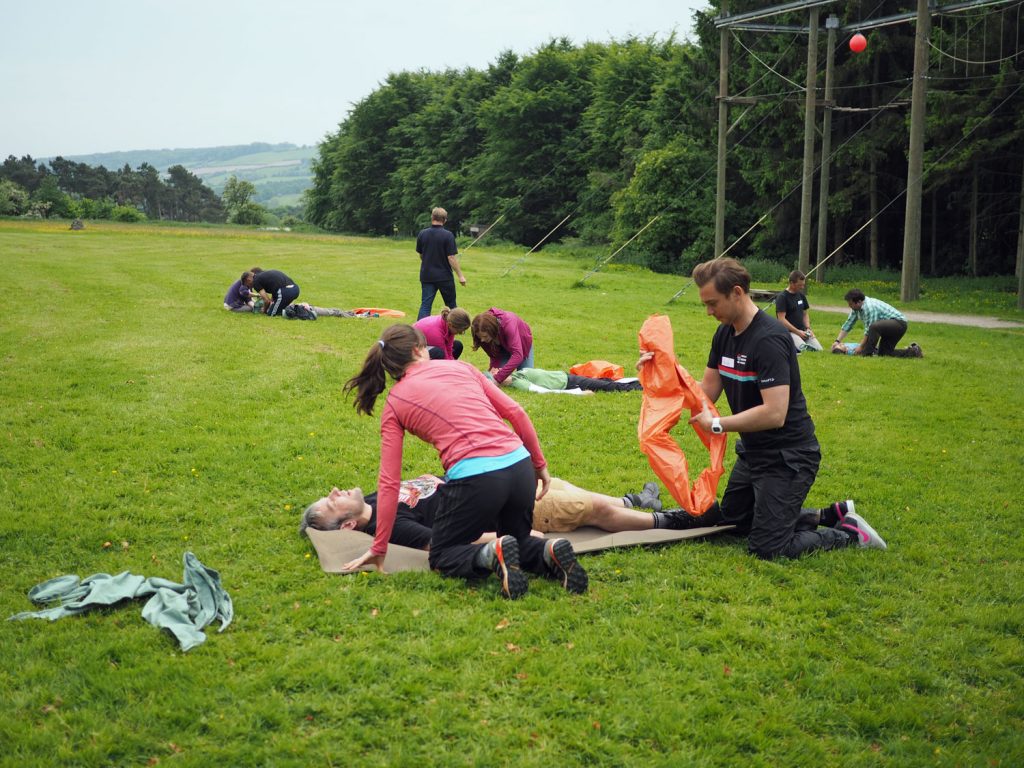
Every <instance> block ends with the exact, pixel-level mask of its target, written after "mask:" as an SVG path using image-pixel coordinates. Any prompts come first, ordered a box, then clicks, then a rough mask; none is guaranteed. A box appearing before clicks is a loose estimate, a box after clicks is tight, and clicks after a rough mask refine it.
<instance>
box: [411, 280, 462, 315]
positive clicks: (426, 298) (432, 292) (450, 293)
mask: <svg viewBox="0 0 1024 768" xmlns="http://www.w3.org/2000/svg"><path fill="white" fill-rule="evenodd" d="M420 286H421V288H422V289H423V294H422V298H421V299H420V311H419V314H418V315H416V319H417V320H422V319H423V318H424V317H429V316H430V310H431V308H432V307H433V306H434V297H435V296H437V292H438V291H440V292H441V298H442V299H443V300H444V305H445V306H446V307H448V309H455V307H456V304H455V279H454V278H452V279H451V280H443V281H441V282H439V283H420Z"/></svg>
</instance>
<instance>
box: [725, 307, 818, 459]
mask: <svg viewBox="0 0 1024 768" xmlns="http://www.w3.org/2000/svg"><path fill="white" fill-rule="evenodd" d="M708 368H714V369H716V370H717V371H718V373H719V375H720V376H721V377H722V386H723V389H724V390H725V396H726V398H727V399H728V400H729V407H730V408H731V409H732V412H733V413H742V412H743V411H746V410H749V409H751V408H753V407H755V406H758V405H762V404H763V403H764V400H762V399H761V390H762V389H770V388H771V387H779V386H784V385H787V384H788V385H789V411H788V412H787V413H786V423H785V424H783V425H782V426H781V427H779V428H778V429H767V430H764V431H762V432H742V433H740V436H741V437H742V438H743V446H744V449H745V450H748V451H752V450H765V449H768V450H777V449H779V448H795V447H797V446H801V445H806V444H808V443H813V442H814V441H815V437H814V422H813V421H811V417H810V414H808V413H807V401H806V400H804V393H803V390H802V389H801V388H800V366H799V364H798V363H797V359H796V347H794V346H793V342H792V340H790V337H789V332H788V331H787V330H786V329H785V328H784V327H783V326H782V323H780V322H779V321H778V320H776V319H775V318H772V317H769V316H768V315H766V314H765V313H764V312H762V311H761V310H758V311H757V314H756V315H754V319H753V320H751V322H750V325H748V326H747V328H746V330H745V331H743V333H741V334H740V335H739V336H737V335H736V332H735V330H733V327H732V326H731V325H727V324H723V325H720V326H719V327H718V330H717V331H715V337H714V339H712V341H711V354H710V355H708Z"/></svg>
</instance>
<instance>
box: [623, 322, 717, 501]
mask: <svg viewBox="0 0 1024 768" xmlns="http://www.w3.org/2000/svg"><path fill="white" fill-rule="evenodd" d="M639 338H640V349H641V350H643V351H649V352H653V353H654V358H653V359H652V360H649V361H648V362H647V363H646V364H645V365H643V366H642V367H641V369H640V383H641V384H642V385H643V388H644V399H643V404H642V405H641V406H640V421H639V424H637V437H638V438H639V440H640V450H642V451H643V452H644V453H645V454H647V461H648V463H649V464H650V465H651V469H653V470H654V474H656V475H657V476H658V478H659V479H660V480H661V482H663V483H664V484H665V487H666V488H667V489H668V491H669V493H671V494H672V498H674V499H675V500H676V501H677V502H678V503H679V506H681V507H682V508H683V509H685V510H686V511H687V512H689V513H690V514H691V515H702V514H704V513H705V512H706V511H707V510H708V508H709V507H710V506H711V505H712V504H713V503H714V502H715V500H716V498H717V496H718V480H719V478H720V477H721V476H722V472H723V471H724V468H723V466H722V462H723V460H724V459H725V446H726V443H727V441H728V439H727V437H726V435H724V434H723V435H713V434H708V433H705V432H704V431H702V430H701V429H699V428H698V427H697V426H696V425H694V427H693V431H694V432H696V433H697V437H699V438H700V441H701V442H702V443H704V447H706V448H707V449H708V451H709V452H710V454H711V464H710V466H709V467H708V468H707V469H705V470H704V471H703V472H701V473H700V477H699V478H697V482H695V483H694V484H693V486H692V487H691V485H690V468H689V465H688V464H687V462H686V454H684V453H683V451H682V449H680V447H679V446H678V445H677V444H676V442H675V440H673V439H672V435H670V434H669V432H670V430H671V429H672V428H673V427H674V426H675V425H676V424H677V423H678V422H679V416H680V414H681V413H682V410H683V408H684V407H685V408H688V409H689V410H690V414H691V415H696V414H698V413H700V412H701V410H702V408H703V404H704V403H705V402H707V398H705V397H704V392H703V390H701V388H700V384H699V383H698V382H696V381H694V379H693V377H692V376H691V375H690V374H689V373H687V371H686V369H685V368H683V367H682V366H681V365H679V363H677V362H676V356H675V351H674V348H673V345H672V324H671V323H670V322H669V319H668V318H667V317H665V316H664V315H651V316H650V317H648V318H647V320H646V321H644V324H643V327H642V328H641V329H640V334H639ZM708 408H709V409H710V410H711V413H712V415H714V416H717V415H718V411H717V410H716V408H715V406H714V404H713V403H708Z"/></svg>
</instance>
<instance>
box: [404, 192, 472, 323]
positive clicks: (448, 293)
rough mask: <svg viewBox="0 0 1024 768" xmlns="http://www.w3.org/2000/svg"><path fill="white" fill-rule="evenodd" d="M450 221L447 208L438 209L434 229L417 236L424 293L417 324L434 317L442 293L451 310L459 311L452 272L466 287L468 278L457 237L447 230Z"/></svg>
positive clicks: (432, 214) (433, 217) (432, 218)
mask: <svg viewBox="0 0 1024 768" xmlns="http://www.w3.org/2000/svg"><path fill="white" fill-rule="evenodd" d="M446 221H448V211H446V210H445V209H444V208H435V209H434V210H432V211H431V212H430V226H429V227H427V228H426V229H424V230H422V231H421V232H420V233H419V234H418V235H417V236H416V253H418V254H419V255H420V285H421V286H422V289H423V298H422V300H421V301H420V311H419V314H418V315H417V316H416V319H417V320H422V319H423V318H424V317H427V316H428V315H430V310H431V308H432V307H433V306H434V297H435V296H437V292H438V291H440V292H441V298H442V299H443V300H444V305H445V306H446V307H448V308H449V309H455V307H456V304H455V278H454V277H453V276H452V270H454V271H455V274H456V275H458V276H459V283H461V284H462V285H465V284H466V278H465V276H464V275H463V274H462V268H461V267H460V266H459V249H458V247H457V246H456V245H455V235H453V234H452V233H451V232H449V231H448V230H447V229H445V228H444V224H445V222H446Z"/></svg>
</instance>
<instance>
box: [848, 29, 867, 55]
mask: <svg viewBox="0 0 1024 768" xmlns="http://www.w3.org/2000/svg"><path fill="white" fill-rule="evenodd" d="M867 47H868V39H867V38H866V37H864V35H862V34H861V33H860V32H858V33H857V34H856V35H854V36H853V37H851V38H850V50H851V51H853V52H854V53H860V52H861V51H863V50H864V49H865V48H867Z"/></svg>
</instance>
